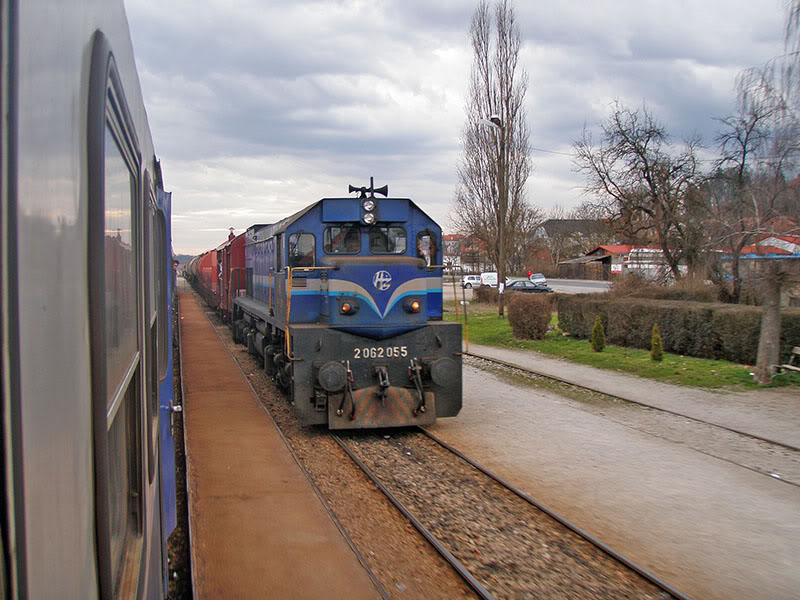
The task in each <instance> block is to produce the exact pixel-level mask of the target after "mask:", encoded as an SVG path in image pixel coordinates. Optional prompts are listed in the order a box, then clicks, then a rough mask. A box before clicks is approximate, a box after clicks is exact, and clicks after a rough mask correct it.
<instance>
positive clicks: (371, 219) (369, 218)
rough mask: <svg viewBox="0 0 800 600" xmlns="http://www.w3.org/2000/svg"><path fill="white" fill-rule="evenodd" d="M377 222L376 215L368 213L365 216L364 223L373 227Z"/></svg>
mask: <svg viewBox="0 0 800 600" xmlns="http://www.w3.org/2000/svg"><path fill="white" fill-rule="evenodd" d="M374 222H375V215H374V213H370V212H368V213H367V214H365V215H364V223H366V224H367V225H372V224H373V223H374Z"/></svg>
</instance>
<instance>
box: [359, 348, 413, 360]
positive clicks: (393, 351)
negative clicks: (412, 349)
mask: <svg viewBox="0 0 800 600" xmlns="http://www.w3.org/2000/svg"><path fill="white" fill-rule="evenodd" d="M404 356H408V346H389V347H388V348H383V347H372V348H370V347H366V348H353V358H402V357H404Z"/></svg>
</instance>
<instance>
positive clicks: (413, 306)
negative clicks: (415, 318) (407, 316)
mask: <svg viewBox="0 0 800 600" xmlns="http://www.w3.org/2000/svg"><path fill="white" fill-rule="evenodd" d="M403 308H404V309H405V310H406V312H410V313H417V312H419V309H420V308H422V303H421V302H420V301H419V300H411V299H407V300H406V301H405V302H403Z"/></svg>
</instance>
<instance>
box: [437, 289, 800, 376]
mask: <svg viewBox="0 0 800 600" xmlns="http://www.w3.org/2000/svg"><path fill="white" fill-rule="evenodd" d="M445 310H446V311H448V312H445V314H444V318H445V320H446V321H455V320H456V315H455V305H454V304H453V303H452V302H451V303H449V306H448V305H446V306H445ZM468 310H469V315H468V321H469V340H470V342H471V343H475V344H481V345H485V346H499V347H503V348H524V349H527V350H536V351H537V352H541V353H542V354H546V355H548V356H553V357H556V358H563V359H565V360H569V361H572V362H576V363H579V364H582V365H588V366H591V367H597V368H599V369H610V370H614V371H619V372H623V373H628V374H631V375H637V376H639V377H645V378H647V379H653V380H656V381H663V382H664V383H673V384H678V385H687V386H692V387H699V388H707V389H730V390H738V391H743V390H760V389H765V388H771V387H783V386H800V374H796V373H781V374H779V375H776V376H775V378H774V379H773V381H772V383H770V384H769V385H766V386H761V385H759V384H758V383H756V382H755V381H753V378H752V376H751V375H750V373H751V372H752V370H753V367H752V366H748V365H740V364H736V363H731V362H727V361H724V360H710V359H706V358H695V357H693V356H681V355H678V354H670V353H668V352H665V353H664V360H662V361H661V362H656V361H653V360H651V359H650V352H649V350H641V349H639V348H626V347H623V346H614V345H610V344H609V345H606V347H605V349H604V350H603V351H602V352H594V351H593V350H592V346H591V343H590V341H589V340H579V339H575V338H572V337H569V336H568V335H566V334H564V333H563V332H562V331H561V330H560V329H558V316H557V314H556V313H553V317H552V319H551V323H550V325H551V329H550V331H548V332H547V335H546V336H545V339H543V340H518V339H516V338H515V337H514V336H513V334H512V333H511V326H510V325H509V323H508V318H503V319H500V318H498V316H497V306H495V305H489V304H470V305H469V307H468ZM459 316H460V319H459V321H460V322H461V323H463V322H464V313H463V307H461V306H459Z"/></svg>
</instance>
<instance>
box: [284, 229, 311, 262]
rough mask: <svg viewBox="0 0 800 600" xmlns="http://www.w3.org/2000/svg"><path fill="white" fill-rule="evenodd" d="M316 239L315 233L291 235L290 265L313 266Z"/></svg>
mask: <svg viewBox="0 0 800 600" xmlns="http://www.w3.org/2000/svg"><path fill="white" fill-rule="evenodd" d="M315 253H316V240H315V239H314V234H313V233H293V234H292V235H290V236H289V266H290V267H313V266H314V254H315Z"/></svg>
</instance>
